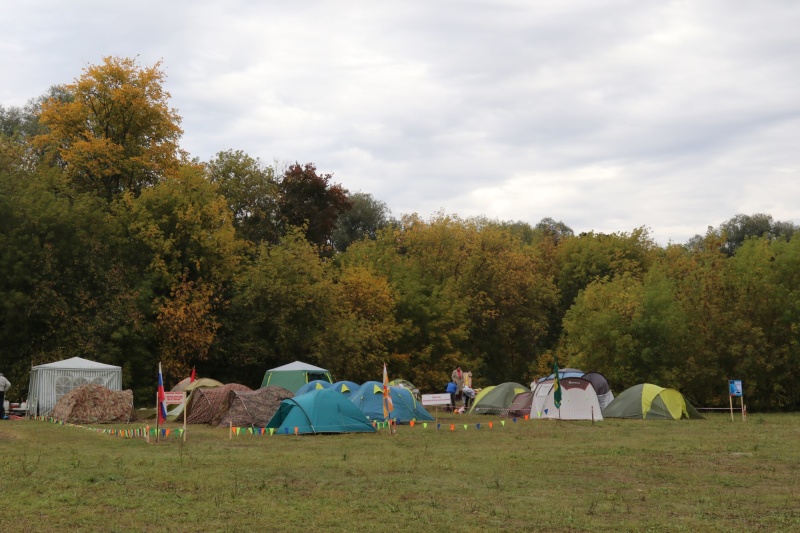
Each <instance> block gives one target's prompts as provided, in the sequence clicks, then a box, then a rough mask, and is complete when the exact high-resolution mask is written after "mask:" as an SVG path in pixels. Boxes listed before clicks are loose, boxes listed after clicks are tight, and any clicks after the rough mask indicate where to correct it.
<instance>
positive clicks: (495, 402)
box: [469, 382, 531, 416]
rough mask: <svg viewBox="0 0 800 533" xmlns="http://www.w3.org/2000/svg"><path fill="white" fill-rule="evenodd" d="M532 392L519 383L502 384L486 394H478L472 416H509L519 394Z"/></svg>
mask: <svg viewBox="0 0 800 533" xmlns="http://www.w3.org/2000/svg"><path fill="white" fill-rule="evenodd" d="M530 391H531V390H530V389H529V388H528V387H526V386H525V385H521V384H519V383H515V382H507V383H501V384H500V385H496V386H495V387H494V388H493V389H492V390H490V391H488V392H486V393H485V394H478V395H477V396H476V397H475V403H474V404H472V407H470V409H469V412H470V413H471V414H481V415H506V416H507V415H508V413H509V408H510V407H511V403H512V402H513V401H514V398H515V397H516V396H517V394H519V393H521V392H530ZM481 392H483V391H481Z"/></svg>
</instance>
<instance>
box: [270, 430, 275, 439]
mask: <svg viewBox="0 0 800 533" xmlns="http://www.w3.org/2000/svg"><path fill="white" fill-rule="evenodd" d="M273 433H275V428H269V436H270V437H271V436H272V434H273Z"/></svg>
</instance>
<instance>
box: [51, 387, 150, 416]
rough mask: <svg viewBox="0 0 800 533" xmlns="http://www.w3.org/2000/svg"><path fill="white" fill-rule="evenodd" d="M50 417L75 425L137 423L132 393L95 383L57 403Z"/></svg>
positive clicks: (65, 396)
mask: <svg viewBox="0 0 800 533" xmlns="http://www.w3.org/2000/svg"><path fill="white" fill-rule="evenodd" d="M51 416H52V417H53V418H55V419H57V420H63V421H65V422H71V423H73V424H97V423H100V424H112V423H126V424H127V423H128V422H132V421H135V420H136V412H135V411H134V410H133V391H131V390H124V391H112V390H110V389H108V388H107V387H103V386H102V385H95V384H87V385H81V386H80V387H77V388H75V389H72V390H71V391H69V392H68V393H66V394H65V395H64V396H62V397H61V398H60V399H59V400H58V401H57V402H56V405H55V407H53V411H52V413H51Z"/></svg>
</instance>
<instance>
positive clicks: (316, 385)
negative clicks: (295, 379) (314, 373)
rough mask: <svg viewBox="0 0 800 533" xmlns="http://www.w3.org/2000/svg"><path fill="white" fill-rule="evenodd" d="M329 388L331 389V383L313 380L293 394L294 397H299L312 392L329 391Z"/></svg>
mask: <svg viewBox="0 0 800 533" xmlns="http://www.w3.org/2000/svg"><path fill="white" fill-rule="evenodd" d="M331 387H333V383H331V382H329V381H325V380H322V379H315V380H314V381H309V382H308V383H306V384H305V385H303V386H302V387H300V388H299V389H297V392H295V393H294V395H295V396H300V395H301V394H305V393H307V392H311V391H312V390H317V389H330V388H331Z"/></svg>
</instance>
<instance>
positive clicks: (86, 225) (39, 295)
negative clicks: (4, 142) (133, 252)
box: [0, 153, 146, 396]
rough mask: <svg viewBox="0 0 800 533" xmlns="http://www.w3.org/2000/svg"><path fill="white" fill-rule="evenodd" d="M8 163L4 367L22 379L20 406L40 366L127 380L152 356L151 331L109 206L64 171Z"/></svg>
mask: <svg viewBox="0 0 800 533" xmlns="http://www.w3.org/2000/svg"><path fill="white" fill-rule="evenodd" d="M7 155H8V156H9V159H4V161H5V163H4V164H2V165H1V168H0V302H1V303H0V346H2V347H3V348H2V349H1V350H0V366H2V367H3V368H5V369H6V371H7V372H10V374H11V375H13V376H15V377H14V378H13V379H12V382H14V383H15V389H16V390H15V392H16V393H18V394H20V396H21V395H22V394H23V393H24V389H25V386H26V385H27V375H28V373H29V371H30V367H31V365H36V364H41V363H47V362H52V361H56V360H60V359H64V358H68V357H73V356H81V357H85V356H87V354H90V355H91V357H93V358H94V359H96V360H99V361H101V362H105V363H111V364H118V365H121V366H123V373H124V379H126V380H127V379H128V378H129V377H130V374H129V369H130V366H129V365H128V364H127V363H128V359H129V358H130V359H133V358H134V357H135V356H136V354H138V353H141V352H142V351H143V350H144V349H145V346H146V342H144V340H143V338H144V330H145V328H146V326H145V324H144V321H143V317H142V316H141V314H140V313H139V310H138V307H137V294H136V290H135V288H134V287H133V286H132V285H131V284H130V283H129V280H130V272H129V270H128V268H127V266H126V265H125V263H124V262H123V261H121V260H120V258H119V257H118V255H117V253H116V252H117V248H116V246H117V244H118V243H119V238H120V234H119V227H118V226H117V225H116V223H115V221H114V220H113V219H112V218H110V217H109V216H108V213H107V204H106V203H105V202H103V201H102V200H100V199H98V198H97V197H96V196H95V195H91V194H83V193H80V192H77V191H75V190H74V189H72V187H71V186H70V183H69V182H68V180H66V179H65V178H64V176H63V175H62V173H61V172H60V171H59V170H58V169H53V168H47V167H45V166H40V165H35V166H33V167H29V166H28V165H26V164H20V163H18V162H13V161H12V159H13V157H12V154H10V153H7ZM23 157H24V156H23ZM0 159H3V158H0ZM126 383H129V382H128V381H126Z"/></svg>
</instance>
